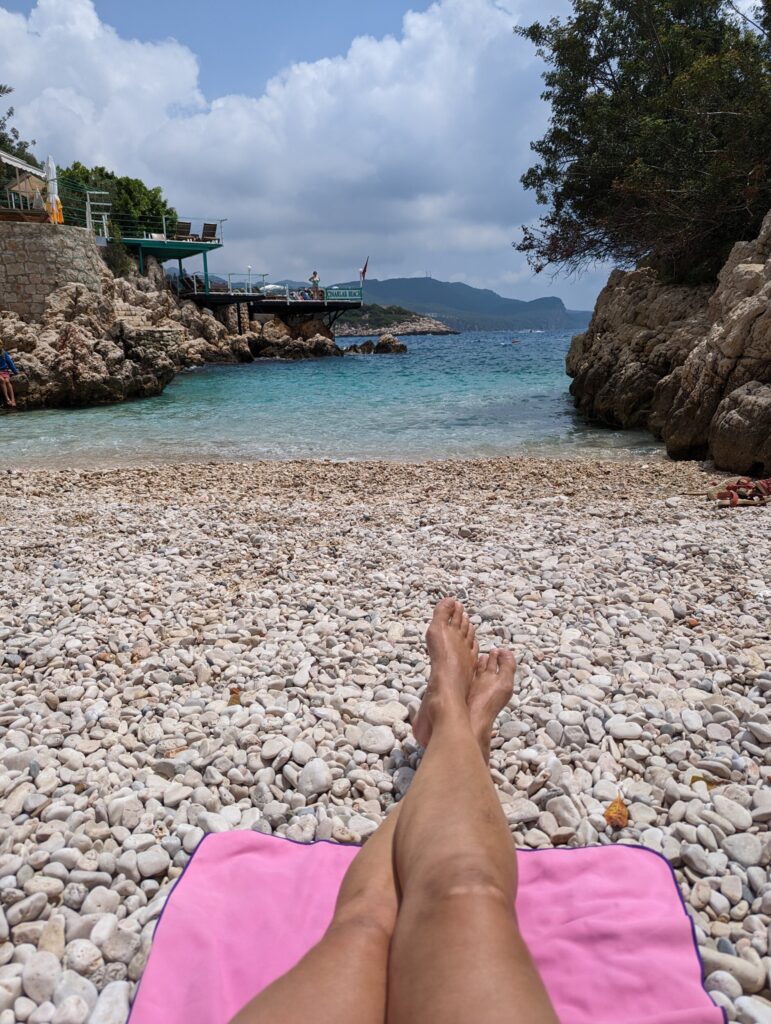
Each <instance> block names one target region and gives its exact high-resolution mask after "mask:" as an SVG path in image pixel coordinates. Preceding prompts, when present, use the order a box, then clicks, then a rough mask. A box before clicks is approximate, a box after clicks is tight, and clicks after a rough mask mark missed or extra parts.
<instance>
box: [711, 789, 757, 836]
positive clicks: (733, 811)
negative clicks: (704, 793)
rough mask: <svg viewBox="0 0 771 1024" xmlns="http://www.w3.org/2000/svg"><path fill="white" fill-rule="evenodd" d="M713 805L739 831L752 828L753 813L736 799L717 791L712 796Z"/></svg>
mask: <svg viewBox="0 0 771 1024" xmlns="http://www.w3.org/2000/svg"><path fill="white" fill-rule="evenodd" d="M712 806H713V807H714V808H715V811H716V812H717V813H718V814H719V815H720V816H721V817H723V818H725V819H726V821H730V822H731V824H732V825H733V827H734V828H735V829H736V830H737V831H739V832H742V831H746V830H747V829H748V828H752V814H751V813H750V812H749V811H748V810H747V809H746V808H745V807H742V805H741V804H738V803H737V802H736V801H735V800H729V799H728V797H725V796H721V795H720V794H719V793H715V794H714V795H713V797H712Z"/></svg>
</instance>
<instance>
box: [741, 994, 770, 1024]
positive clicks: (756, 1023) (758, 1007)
mask: <svg viewBox="0 0 771 1024" xmlns="http://www.w3.org/2000/svg"><path fill="white" fill-rule="evenodd" d="M735 1006H736V1009H737V1010H738V1011H739V1014H740V1016H739V1021H740V1024H771V1002H768V1001H767V1000H765V999H764V1000H762V1001H761V1000H760V998H758V999H753V998H752V997H751V996H739V998H738V999H737V1000H736V1002H735Z"/></svg>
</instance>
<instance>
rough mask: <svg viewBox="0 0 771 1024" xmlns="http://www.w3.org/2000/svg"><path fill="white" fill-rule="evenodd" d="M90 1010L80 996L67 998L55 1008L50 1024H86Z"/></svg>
mask: <svg viewBox="0 0 771 1024" xmlns="http://www.w3.org/2000/svg"><path fill="white" fill-rule="evenodd" d="M90 1013H91V1010H90V1008H89V1005H88V1003H87V1002H86V1001H85V999H83V998H81V996H74V995H73V996H67V998H66V999H63V1000H62V1001H61V1002H60V1003H59V1005H58V1006H57V1007H56V1011H55V1012H54V1015H53V1017H52V1018H51V1024H87V1021H88V1017H89V1014H90Z"/></svg>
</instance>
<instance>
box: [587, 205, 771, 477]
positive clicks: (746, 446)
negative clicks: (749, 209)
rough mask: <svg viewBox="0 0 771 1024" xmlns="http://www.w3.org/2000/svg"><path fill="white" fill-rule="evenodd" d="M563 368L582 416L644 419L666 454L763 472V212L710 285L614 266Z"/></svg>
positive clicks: (768, 340) (767, 314) (767, 263)
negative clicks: (750, 237)
mask: <svg viewBox="0 0 771 1024" xmlns="http://www.w3.org/2000/svg"><path fill="white" fill-rule="evenodd" d="M567 371H568V373H569V374H570V376H572V377H573V383H572V384H571V387H570V391H571V394H572V395H573V398H574V400H575V403H576V405H577V406H578V408H579V409H581V410H582V411H583V412H585V413H586V414H587V415H588V416H590V417H591V418H592V419H594V420H597V421H598V422H601V423H606V424H609V425H613V426H621V427H643V428H648V429H649V430H651V431H653V433H655V434H656V435H657V436H660V437H661V438H662V439H663V441H664V443H665V445H666V448H667V452H668V453H669V455H671V456H672V457H673V458H703V457H707V456H710V455H711V456H713V457H714V458H715V461H716V463H717V465H718V466H719V467H720V468H723V469H729V470H733V471H736V472H741V473H747V472H751V473H755V472H758V473H768V472H769V469H768V466H769V461H768V458H769V457H768V433H769V431H768V422H769V419H768V417H769V413H768V387H769V385H771V214H769V215H768V216H767V217H766V219H765V221H764V222H763V225H762V228H761V231H760V234H759V235H758V238H757V239H756V240H755V241H753V242H738V243H737V244H736V245H735V246H734V247H733V249H732V250H731V253H730V255H729V257H728V260H727V261H726V263H725V265H724V266H723V268H722V270H721V271H720V274H719V276H718V282H717V285H716V286H714V287H712V286H708V285H700V286H698V287H691V288H688V287H684V286H674V285H669V284H665V283H663V282H661V281H660V280H659V278H658V277H657V275H656V273H655V271H653V270H652V269H650V268H643V269H639V270H634V271H630V272H628V273H624V272H621V271H614V272H613V273H612V274H611V275H610V278H609V280H608V284H607V285H606V287H605V288H604V289H603V291H602V293H601V294H600V297H599V298H598V300H597V305H596V308H595V310H594V314H593V316H592V320H591V323H590V324H589V328H588V329H587V331H585V332H584V333H583V334H579V335H577V336H576V337H575V338H574V339H573V341H572V344H571V346H570V351H569V353H568V357H567ZM734 395H735V397H733V398H732V396H734ZM729 399H730V400H729Z"/></svg>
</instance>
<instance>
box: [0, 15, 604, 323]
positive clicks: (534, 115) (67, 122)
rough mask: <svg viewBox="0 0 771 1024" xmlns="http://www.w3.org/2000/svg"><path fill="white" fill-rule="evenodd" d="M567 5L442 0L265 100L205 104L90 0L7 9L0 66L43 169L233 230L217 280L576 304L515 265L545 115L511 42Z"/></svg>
mask: <svg viewBox="0 0 771 1024" xmlns="http://www.w3.org/2000/svg"><path fill="white" fill-rule="evenodd" d="M0 2H1V0H0ZM564 6H565V3H564V0H552V2H551V4H550V8H551V9H550V10H547V11H544V10H543V4H540V5H539V4H537V3H536V2H535V0H521V2H520V3H519V4H514V3H501V2H495V0H438V2H437V3H434V4H433V5H432V6H431V7H430V8H429V9H428V10H426V11H425V12H421V13H415V12H411V13H408V14H407V15H406V16H405V19H404V24H403V30H402V34H401V36H400V37H399V38H398V39H396V38H391V37H387V38H384V39H373V38H370V37H360V38H357V39H356V40H354V42H353V43H352V45H351V47H350V49H349V51H348V52H347V53H346V54H345V55H342V56H334V57H330V58H328V59H324V60H320V61H316V62H314V63H303V64H295V65H292V66H291V67H289V68H287V69H286V70H285V71H284V72H282V73H281V74H280V75H278V76H276V77H275V78H273V79H272V80H271V81H270V82H269V83H268V85H267V87H266V89H265V91H264V93H263V94H262V95H261V96H255V97H253V96H222V97H217V98H214V99H209V100H207V99H205V98H204V97H203V95H202V94H201V92H200V89H199V87H198V64H197V60H196V57H195V55H194V54H193V53H191V52H190V50H188V49H187V48H186V47H184V46H182V45H180V44H178V43H176V42H173V41H165V42H140V41H137V40H128V39H123V38H121V37H120V36H119V35H118V34H117V33H116V32H115V31H114V30H113V29H112V28H111V27H109V26H108V25H106V24H104V23H103V22H101V21H100V19H99V17H98V16H97V14H96V12H95V10H94V7H93V4H92V2H91V0H38V3H37V6H36V7H35V9H34V10H33V12H32V14H31V15H30V17H29V18H25V17H23V16H20V15H13V14H10V13H8V12H7V11H5V10H4V9H3V8H2V7H0V66H2V67H3V79H4V80H7V81H8V82H9V83H11V84H13V85H14V87H15V90H16V93H15V95H14V102H15V105H16V109H17V120H18V123H19V126H20V127H22V128H23V130H24V132H25V133H27V134H29V135H32V136H34V137H35V138H36V139H37V140H38V143H39V146H38V149H39V152H41V153H43V154H45V153H46V152H48V151H49V150H50V151H51V152H52V153H53V154H54V156H55V157H56V159H57V161H58V162H59V163H69V162H70V161H72V160H75V159H78V160H81V161H82V162H84V163H87V164H93V163H104V164H106V165H107V166H109V167H112V168H114V169H115V170H117V171H118V172H120V173H127V174H136V175H138V176H141V177H143V178H145V179H146V180H147V181H148V182H149V183H151V184H156V183H158V184H162V185H163V186H164V189H165V190H166V192H167V194H168V196H169V198H170V200H171V201H172V202H173V203H174V205H175V206H176V207H177V209H178V210H179V211H180V213H181V214H183V215H188V214H189V215H192V216H195V215H206V216H209V217H227V218H228V224H227V230H226V236H227V238H228V245H227V247H226V249H225V250H224V251H223V252H222V253H221V254H220V255H219V256H218V259H217V261H216V262H215V261H212V265H213V266H216V267H217V268H218V269H221V270H226V269H236V268H238V267H242V266H245V265H246V264H247V263H251V264H252V265H253V266H255V267H256V266H258V265H259V267H260V268H261V269H262V268H264V269H270V271H271V273H272V274H273V276H274V277H279V276H285V275H286V276H303V277H305V276H307V274H308V273H309V270H310V269H312V268H313V267H316V266H317V267H318V268H319V270H320V271H321V272H322V274H323V276H324V277H325V279H327V280H329V279H331V278H336V279H340V278H343V277H349V276H353V275H354V274H355V271H356V268H357V267H358V266H359V265H360V263H361V261H362V260H363V258H364V257H365V256H367V255H370V257H371V268H372V272H373V275H376V276H379V277H387V276H395V275H401V274H409V273H412V272H413V270H414V268H415V267H421V266H426V265H428V264H430V265H431V269H432V273H433V274H434V276H435V277H442V276H445V275H446V276H450V275H453V276H455V277H457V276H462V277H465V279H467V280H470V281H471V280H474V282H475V283H484V282H486V281H487V282H492V281H495V282H497V283H498V285H499V286H500V287H502V288H503V289H504V290H505V291H507V292H508V293H509V294H517V295H520V296H521V297H523V298H529V297H533V296H535V295H539V294H544V293H547V292H552V293H557V294H563V295H564V296H565V297H566V299H567V300H568V304H569V305H572V306H575V305H577V304H579V302H582V303H583V304H584V305H587V304H588V303H589V302H590V301H591V299H592V298H593V295H594V292H595V291H596V288H595V287H594V284H592V285H591V286H590V287H588V288H587V287H586V286H585V285H580V284H579V285H578V286H572V285H569V284H568V283H567V282H564V283H562V284H560V283H559V282H556V283H555V282H552V281H551V280H549V279H548V278H542V279H536V280H535V281H533V279H532V275H530V273H529V271H526V270H525V268H524V264H523V261H522V260H521V258H520V257H519V256H518V255H517V254H516V253H514V251H513V250H512V248H511V241H512V239H514V238H515V237H516V235H517V228H518V226H519V224H520V223H522V222H523V221H528V220H531V219H532V218H533V216H534V215H535V212H536V208H535V205H534V201H533V199H532V197H531V196H530V195H529V194H525V193H524V192H523V191H522V189H521V187H520V185H519V182H518V179H519V175H520V174H521V173H522V171H523V170H524V169H525V167H526V166H527V165H528V163H529V160H530V153H529V148H528V147H529V142H530V140H531V138H535V137H537V136H538V135H539V134H540V133H541V131H542V129H543V126H544V124H545V120H546V115H547V111H546V110H545V109H544V107H543V105H542V104H541V102H540V101H539V99H538V95H539V92H540V80H539V67H538V64H537V62H536V60H535V57H534V55H533V53H532V48H531V47H530V46H529V44H527V43H525V42H524V41H522V40H519V39H516V38H515V37H514V36H513V33H512V28H513V25H514V24H515V23H516V21H518V20H519V21H527V20H530V19H531V18H534V17H540V18H543V17H547V16H548V15H549V14H551V13H559V11H561V10H562V9H563V8H564ZM459 267H460V268H463V269H462V270H461V271H460V273H459V271H458V268H459Z"/></svg>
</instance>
